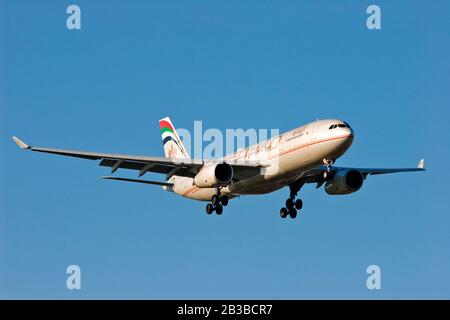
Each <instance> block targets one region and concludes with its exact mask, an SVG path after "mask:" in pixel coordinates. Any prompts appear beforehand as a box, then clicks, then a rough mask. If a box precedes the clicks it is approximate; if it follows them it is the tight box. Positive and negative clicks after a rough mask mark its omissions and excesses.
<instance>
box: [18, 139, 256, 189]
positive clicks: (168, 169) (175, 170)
mask: <svg viewBox="0 0 450 320" xmlns="http://www.w3.org/2000/svg"><path fill="white" fill-rule="evenodd" d="M12 138H13V140H14V142H15V143H16V144H17V145H18V146H19V147H20V148H21V149H24V150H31V151H36V152H44V153H51V154H57V155H62V156H68V157H75V158H82V159H89V160H100V163H99V165H100V166H103V167H110V168H111V173H114V172H115V171H117V170H118V169H121V168H122V169H131V170H137V171H139V177H141V176H143V175H144V174H145V173H146V172H156V173H161V174H166V175H167V177H171V176H173V175H177V176H184V177H191V178H193V177H195V175H196V174H197V173H198V171H199V170H200V168H201V167H202V166H203V165H204V164H205V162H204V161H203V160H195V159H180V158H165V157H148V156H135V155H123V154H114V153H98V152H86V151H76V150H63V149H52V148H44V147H35V146H29V145H27V144H26V143H25V142H23V141H22V140H20V139H19V138H17V137H12ZM226 163H228V164H230V165H231V166H233V170H234V172H235V179H236V180H240V179H243V178H246V177H248V176H249V175H255V174H259V173H260V169H261V167H263V165H262V164H260V163H258V162H255V161H226ZM116 180H117V179H116Z"/></svg>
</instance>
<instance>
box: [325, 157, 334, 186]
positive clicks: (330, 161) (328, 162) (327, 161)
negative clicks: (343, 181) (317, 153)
mask: <svg viewBox="0 0 450 320" xmlns="http://www.w3.org/2000/svg"><path fill="white" fill-rule="evenodd" d="M333 163H334V160H333V159H329V158H325V159H323V164H324V165H326V166H327V171H324V172H323V180H325V181H327V180H328V179H329V178H331V166H332V165H333Z"/></svg>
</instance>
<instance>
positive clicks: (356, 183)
mask: <svg viewBox="0 0 450 320" xmlns="http://www.w3.org/2000/svg"><path fill="white" fill-rule="evenodd" d="M363 181H364V177H363V175H362V174H361V172H359V171H358V170H355V169H345V170H342V171H339V172H337V173H336V174H335V175H334V177H333V178H332V179H331V180H329V181H327V183H326V184H325V191H326V192H327V193H328V194H330V195H342V194H350V193H353V192H356V191H358V190H359V189H361V187H362V185H363Z"/></svg>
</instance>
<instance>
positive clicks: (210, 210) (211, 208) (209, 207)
mask: <svg viewBox="0 0 450 320" xmlns="http://www.w3.org/2000/svg"><path fill="white" fill-rule="evenodd" d="M213 211H214V206H213V205H212V204H211V203H208V204H207V205H206V213H207V214H211V213H212V212H213Z"/></svg>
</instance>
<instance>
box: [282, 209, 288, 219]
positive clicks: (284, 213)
mask: <svg viewBox="0 0 450 320" xmlns="http://www.w3.org/2000/svg"><path fill="white" fill-rule="evenodd" d="M287 215H288V211H287V209H286V208H284V207H283V208H281V209H280V217H282V218H283V219H284V218H286V217H287Z"/></svg>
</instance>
